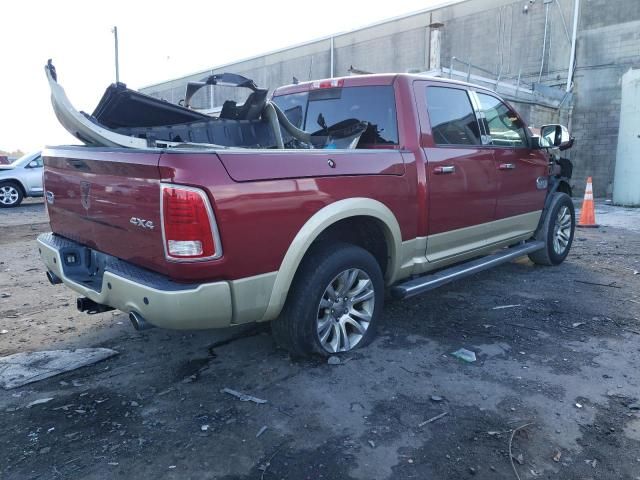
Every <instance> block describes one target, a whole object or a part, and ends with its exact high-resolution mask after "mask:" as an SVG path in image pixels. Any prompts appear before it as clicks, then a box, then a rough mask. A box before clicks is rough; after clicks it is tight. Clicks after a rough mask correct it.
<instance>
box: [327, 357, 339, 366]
mask: <svg viewBox="0 0 640 480" xmlns="http://www.w3.org/2000/svg"><path fill="white" fill-rule="evenodd" d="M327 363H328V364H329V365H340V364H341V363H342V362H341V361H340V357H336V356H335V355H332V356H330V357H329V358H328V359H327Z"/></svg>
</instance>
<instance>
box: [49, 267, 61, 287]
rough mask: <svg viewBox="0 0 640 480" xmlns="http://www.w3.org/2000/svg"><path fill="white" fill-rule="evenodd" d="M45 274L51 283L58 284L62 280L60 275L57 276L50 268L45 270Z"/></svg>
mask: <svg viewBox="0 0 640 480" xmlns="http://www.w3.org/2000/svg"><path fill="white" fill-rule="evenodd" d="M46 275H47V280H49V283H50V284H51V285H58V284H60V283H62V280H60V277H58V276H57V275H56V274H55V273H53V272H52V271H51V270H47V274H46Z"/></svg>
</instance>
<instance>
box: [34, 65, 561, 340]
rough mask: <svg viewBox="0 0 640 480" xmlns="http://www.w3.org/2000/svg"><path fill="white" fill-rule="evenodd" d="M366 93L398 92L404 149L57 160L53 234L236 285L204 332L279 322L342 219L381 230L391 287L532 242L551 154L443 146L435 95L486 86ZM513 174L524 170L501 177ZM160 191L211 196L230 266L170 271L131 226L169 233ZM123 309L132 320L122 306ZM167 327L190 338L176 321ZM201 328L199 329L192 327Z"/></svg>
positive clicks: (60, 152) (125, 153)
mask: <svg viewBox="0 0 640 480" xmlns="http://www.w3.org/2000/svg"><path fill="white" fill-rule="evenodd" d="M363 85H393V87H394V91H395V98H396V111H397V123H398V132H399V144H398V145H397V146H394V147H393V148H389V147H388V146H385V147H386V148H381V149H371V150H360V149H359V150H248V149H224V150H222V149H220V150H215V151H213V150H203V151H193V150H189V151H187V150H171V151H160V150H157V149H149V150H130V149H109V148H87V147H55V148H49V149H47V150H46V151H45V152H44V154H43V156H44V159H45V165H46V168H45V189H46V190H47V191H48V192H51V193H52V195H54V197H55V201H54V202H52V203H50V204H48V210H49V216H50V221H51V227H52V230H53V232H55V233H56V234H58V235H60V236H63V237H65V238H68V239H70V240H73V241H75V242H78V243H79V244H82V245H86V246H88V247H90V248H92V249H95V250H98V251H101V252H105V253H107V254H109V255H113V256H115V257H117V258H120V259H122V260H125V261H127V262H130V263H132V264H134V265H137V266H141V267H143V268H146V269H149V270H151V271H154V272H157V273H160V274H162V275H164V276H166V277H168V278H170V279H173V280H175V281H178V282H188V283H194V282H197V283H201V284H202V285H220V284H225V285H228V287H229V294H228V300H227V301H228V302H229V303H230V304H231V306H232V308H231V309H230V313H229V315H228V316H225V319H224V320H223V321H220V319H216V321H210V319H208V318H207V317H206V316H205V317H202V318H201V319H200V321H199V322H198V321H196V322H195V324H196V325H197V326H199V327H207V326H222V325H221V324H233V323H243V322H248V321H261V320H271V319H273V318H275V317H277V315H278V314H279V313H280V311H281V309H282V306H283V305H284V302H285V300H286V295H287V292H288V290H289V287H290V285H291V282H292V281H293V278H294V275H295V272H296V271H297V268H298V266H299V265H300V262H301V261H302V259H303V258H304V255H305V253H306V251H307V249H308V248H309V246H310V245H311V244H312V242H313V241H314V240H315V239H316V238H318V236H319V235H320V234H321V233H322V232H323V231H325V230H326V229H327V228H329V227H330V226H331V225H333V224H334V223H335V222H338V221H341V220H345V219H349V218H354V217H368V218H371V219H374V220H375V222H376V225H378V226H379V227H380V233H381V235H383V236H384V239H385V242H386V245H387V254H388V258H387V261H386V265H384V266H383V267H384V270H385V276H386V281H387V284H389V285H390V284H393V283H395V282H397V281H398V280H400V279H402V278H406V277H408V276H410V275H412V274H419V273H423V272H426V271H429V270H431V269H436V268H440V267H442V266H444V265H447V264H450V263H454V262H458V261H461V260H464V259H466V258H470V257H473V256H477V255H481V254H484V253H488V252H489V251H491V250H493V249H496V248H498V247H502V246H505V245H509V244H513V243H514V242H517V241H520V240H525V239H527V238H530V237H531V235H532V233H533V232H534V230H535V228H536V226H537V224H538V221H539V218H540V214H541V211H542V209H543V205H544V200H545V195H546V190H542V189H539V188H537V187H536V179H537V178H538V177H541V176H542V177H546V176H547V174H548V159H547V158H546V156H545V154H544V153H543V152H542V151H540V150H535V149H533V148H530V147H526V148H502V147H495V146H491V145H479V146H468V147H460V146H451V147H442V146H437V145H436V144H435V142H434V140H433V137H432V133H431V128H430V123H429V118H428V111H427V108H426V100H425V94H424V92H425V88H426V87H427V86H429V85H439V86H447V87H450V88H459V89H463V90H467V91H470V92H472V91H475V90H479V89H478V87H474V86H471V85H467V84H463V83H459V82H452V81H446V80H436V79H425V77H420V76H414V75H405V74H401V75H371V76H362V77H347V78H345V79H344V85H343V87H342V88H349V87H357V86H363ZM310 88H312V85H311V83H306V84H299V85H294V86H287V87H282V88H280V89H277V90H276V91H275V92H274V95H283V94H288V93H294V92H300V91H304V90H308V89H310ZM483 93H487V94H490V95H494V94H493V93H491V92H488V91H484V90H483ZM506 163H510V164H514V165H515V168H510V169H504V168H502V165H503V164H506ZM446 166H455V169H454V171H453V172H452V173H447V174H442V173H441V172H442V168H441V167H446ZM161 183H174V184H180V185H187V186H191V187H196V188H200V189H202V190H203V191H204V192H205V193H206V195H207V197H208V199H209V201H210V203H211V205H212V207H213V210H214V212H215V217H216V219H217V224H218V230H219V234H220V239H221V243H222V246H223V250H224V255H223V256H222V257H221V258H219V259H216V260H211V261H201V262H172V261H170V260H167V258H165V255H164V249H163V242H162V232H161V230H160V229H159V228H154V229H144V228H140V227H139V226H138V225H136V223H135V222H130V219H131V218H144V219H145V220H146V221H149V222H152V223H153V224H154V225H160V224H161V218H160V216H161V212H160V201H159V198H160V184H161ZM87 184H88V185H89V188H88V190H87V187H86V185H87ZM83 185H84V187H83ZM45 251H46V252H47V253H46V255H43V260H44V261H45V263H46V264H47V265H48V266H52V265H53V260H52V258H53V256H54V255H52V254H51V251H50V250H47V249H45ZM59 273H60V274H61V275H62V276H63V277H64V273H63V272H59ZM64 280H65V279H64V278H63V281H64ZM65 283H69V282H65ZM69 286H71V288H74V286H73V285H69ZM82 293H85V294H86V291H85V292H82ZM117 303H118V305H119V306H120V305H125V307H123V308H125V309H126V308H127V307H126V305H127V303H126V302H122V301H118V302H117ZM136 305H137V304H136ZM129 308H130V309H132V308H131V307H129ZM136 308H138V307H136ZM139 308H141V309H144V305H142V306H140V307H139ZM139 313H142V314H143V315H144V312H139ZM149 321H151V322H152V323H153V321H154V319H153V318H149ZM158 323H161V324H162V325H163V326H172V327H174V328H184V327H185V325H181V323H180V318H175V320H174V321H173V323H171V322H167V321H165V319H163V320H162V321H161V322H158ZM167 323H169V324H170V325H167ZM193 325H194V322H193V321H191V322H189V325H188V327H189V328H193Z"/></svg>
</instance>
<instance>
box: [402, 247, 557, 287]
mask: <svg viewBox="0 0 640 480" xmlns="http://www.w3.org/2000/svg"><path fill="white" fill-rule="evenodd" d="M544 247H545V243H544V242H543V241H531V242H526V243H523V244H521V245H518V246H516V247H512V248H508V249H505V250H503V251H500V252H498V253H494V254H493V255H489V256H487V257H482V258H479V259H477V260H472V261H469V262H465V263H461V264H459V265H455V266H453V267H450V268H445V269H444V270H440V271H439V272H436V273H432V274H428V275H424V276H422V277H418V278H414V279H413V280H409V281H407V282H404V283H400V284H398V285H395V286H393V287H392V288H391V295H392V296H393V297H394V298H409V297H413V296H414V295H418V294H419V293H423V292H426V291H429V290H433V289H434V288H438V287H440V286H442V285H445V284H447V283H449V282H453V281H454V280H458V279H459V278H464V277H468V276H469V275H473V274H475V273H478V272H482V271H483V270H488V269H489V268H492V267H495V266H496V265H500V264H501V263H506V262H508V261H510V260H513V259H514V258H518V257H521V256H523V255H526V254H528V253H531V252H535V251H536V250H542V249H543V248H544Z"/></svg>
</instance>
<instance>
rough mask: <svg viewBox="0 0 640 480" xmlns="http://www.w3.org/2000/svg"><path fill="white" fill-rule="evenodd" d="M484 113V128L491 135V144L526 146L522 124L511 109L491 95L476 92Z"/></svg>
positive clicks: (498, 145)
mask: <svg viewBox="0 0 640 480" xmlns="http://www.w3.org/2000/svg"><path fill="white" fill-rule="evenodd" d="M478 99H479V100H480V108H481V109H482V113H483V114H484V120H483V121H484V122H486V123H485V128H486V129H487V130H488V131H489V135H491V145H495V146H497V147H526V146H527V135H526V134H525V131H524V128H525V127H524V124H523V123H522V121H521V120H520V119H519V118H518V116H517V115H516V114H515V112H514V111H513V110H511V109H510V108H509V107H508V106H507V105H506V104H505V103H503V102H501V101H500V100H498V99H497V98H496V97H492V96H491V95H485V94H483V93H478Z"/></svg>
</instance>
